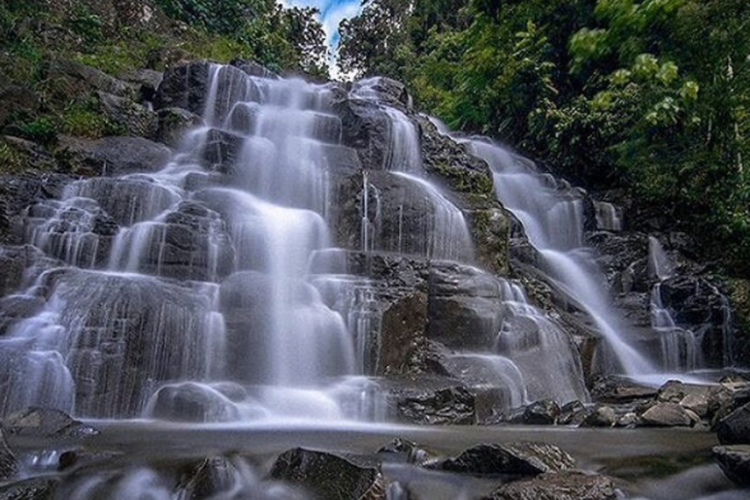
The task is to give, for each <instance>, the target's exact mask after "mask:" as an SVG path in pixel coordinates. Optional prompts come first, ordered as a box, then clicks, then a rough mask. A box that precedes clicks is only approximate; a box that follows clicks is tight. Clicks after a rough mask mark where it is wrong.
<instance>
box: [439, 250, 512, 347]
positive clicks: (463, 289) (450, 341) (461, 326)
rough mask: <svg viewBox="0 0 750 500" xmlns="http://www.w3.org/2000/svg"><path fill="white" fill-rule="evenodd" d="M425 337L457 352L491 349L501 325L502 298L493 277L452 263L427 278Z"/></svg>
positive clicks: (441, 265) (441, 267) (440, 267)
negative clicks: (427, 321) (428, 319)
mask: <svg viewBox="0 0 750 500" xmlns="http://www.w3.org/2000/svg"><path fill="white" fill-rule="evenodd" d="M428 283H429V291H428V295H429V303H428V314H429V318H430V321H429V323H428V328H427V336H428V338H430V339H432V340H436V341H438V342H441V343H443V344H445V345H446V346H447V347H449V348H454V349H460V350H467V349H468V350H481V349H488V348H491V347H492V346H493V345H494V343H495V340H496V337H497V332H498V331H499V330H500V325H501V322H502V317H501V313H502V307H501V306H502V300H503V299H502V296H501V293H500V288H499V287H498V284H497V280H496V278H494V277H493V276H492V275H490V274H487V273H484V272H482V271H479V270H477V269H476V268H472V267H469V266H462V265H460V264H455V263H445V264H440V265H434V266H433V267H432V268H431V269H430V275H429V282H428Z"/></svg>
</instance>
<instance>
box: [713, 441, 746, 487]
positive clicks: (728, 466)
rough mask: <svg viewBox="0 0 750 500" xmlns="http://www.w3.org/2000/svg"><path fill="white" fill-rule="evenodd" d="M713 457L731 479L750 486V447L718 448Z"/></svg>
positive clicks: (715, 448) (714, 450)
mask: <svg viewBox="0 0 750 500" xmlns="http://www.w3.org/2000/svg"><path fill="white" fill-rule="evenodd" d="M713 455H714V459H716V461H717V462H718V463H719V466H720V467H721V470H723V471H724V473H725V474H726V475H727V477H728V478H729V479H731V480H732V481H734V482H735V483H737V484H739V485H740V486H750V445H735V446H716V447H714V449H713Z"/></svg>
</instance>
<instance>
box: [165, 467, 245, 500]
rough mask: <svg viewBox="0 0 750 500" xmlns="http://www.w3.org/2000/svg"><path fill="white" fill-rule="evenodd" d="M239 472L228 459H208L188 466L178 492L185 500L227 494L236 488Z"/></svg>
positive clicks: (181, 475)
mask: <svg viewBox="0 0 750 500" xmlns="http://www.w3.org/2000/svg"><path fill="white" fill-rule="evenodd" d="M236 474H237V470H236V467H235V465H234V464H233V463H232V462H231V461H230V460H229V459H227V457H212V458H206V459H205V460H202V461H201V462H198V463H195V464H190V465H188V466H186V467H185V468H184V469H183V470H182V471H181V473H180V478H179V480H178V485H177V490H178V491H180V496H179V498H182V499H184V500H202V499H204V498H212V497H215V496H216V495H218V494H221V493H223V492H227V491H228V490H230V489H232V487H233V486H235V481H236Z"/></svg>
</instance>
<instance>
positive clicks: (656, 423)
mask: <svg viewBox="0 0 750 500" xmlns="http://www.w3.org/2000/svg"><path fill="white" fill-rule="evenodd" d="M639 417H640V424H641V425H643V426H647V427H689V426H690V425H692V424H693V420H692V419H691V418H690V415H689V414H688V413H687V411H685V409H684V408H683V407H682V406H680V405H679V404H677V403H660V402H657V403H655V404H652V405H648V406H646V408H644V409H642V410H641V411H640V412H639Z"/></svg>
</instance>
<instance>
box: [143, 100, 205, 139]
mask: <svg viewBox="0 0 750 500" xmlns="http://www.w3.org/2000/svg"><path fill="white" fill-rule="evenodd" d="M156 118H157V121H158V124H157V128H156V136H155V137H154V139H155V140H157V141H159V142H162V143H164V144H166V145H167V146H170V147H172V148H177V147H178V146H179V145H180V143H181V141H182V139H183V137H184V135H185V132H187V131H188V130H190V129H192V128H194V127H197V126H199V125H202V124H203V119H202V118H201V117H200V116H198V115H196V114H195V113H191V112H190V111H188V110H186V109H182V108H164V109H160V110H159V111H157V113H156Z"/></svg>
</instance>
